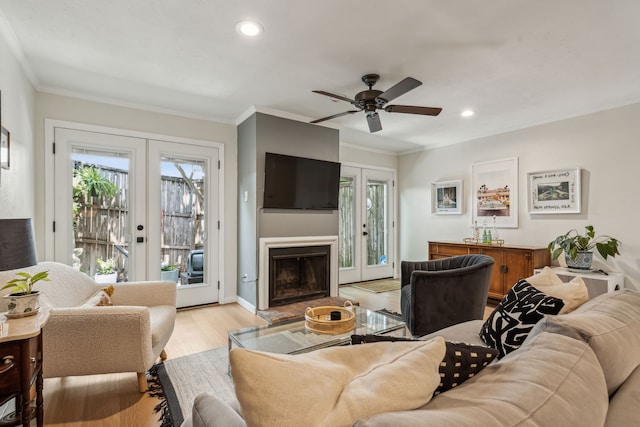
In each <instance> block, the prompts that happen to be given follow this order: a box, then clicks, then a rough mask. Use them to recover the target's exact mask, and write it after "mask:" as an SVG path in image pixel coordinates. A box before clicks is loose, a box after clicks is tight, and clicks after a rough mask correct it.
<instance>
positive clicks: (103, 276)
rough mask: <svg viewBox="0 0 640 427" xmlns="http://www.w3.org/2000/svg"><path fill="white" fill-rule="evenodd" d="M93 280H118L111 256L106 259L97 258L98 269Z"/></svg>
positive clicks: (111, 281)
mask: <svg viewBox="0 0 640 427" xmlns="http://www.w3.org/2000/svg"><path fill="white" fill-rule="evenodd" d="M93 280H95V281H96V283H116V282H117V281H118V272H117V271H116V269H115V261H114V260H113V258H109V259H108V260H106V261H105V260H102V259H98V270H97V271H96V275H95V276H94V277H93Z"/></svg>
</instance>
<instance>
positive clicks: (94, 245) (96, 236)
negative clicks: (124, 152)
mask: <svg viewBox="0 0 640 427" xmlns="http://www.w3.org/2000/svg"><path fill="white" fill-rule="evenodd" d="M96 168H97V169H99V171H100V172H101V174H102V176H104V177H106V178H107V179H108V180H109V181H111V182H112V183H114V184H115V185H116V186H117V187H118V191H116V194H115V196H114V197H112V198H107V197H100V198H98V197H91V198H89V199H88V200H83V201H80V203H79V206H78V210H77V214H76V215H75V218H74V230H75V231H74V238H75V248H76V251H75V253H76V256H77V258H76V260H75V261H76V262H79V263H80V270H81V271H85V272H86V273H87V274H89V275H93V274H95V272H96V269H97V267H98V263H97V260H98V259H102V260H106V259H113V260H114V261H115V263H116V266H117V270H118V272H119V276H120V277H119V280H126V276H127V268H126V262H127V255H126V254H127V253H128V251H129V243H128V236H131V237H130V238H131V239H134V240H135V236H136V234H137V233H136V230H129V229H128V226H129V209H130V202H131V201H130V197H129V194H128V188H129V174H128V172H127V171H126V170H121V169H115V168H108V167H104V166H96ZM193 184H194V185H195V187H196V188H197V189H199V190H201V191H202V190H203V186H204V183H203V181H202V180H194V181H193ZM160 191H161V198H160V206H161V211H160V213H159V215H160V227H161V229H160V230H159V232H160V242H161V258H162V259H161V261H165V262H168V263H169V264H173V265H175V266H176V267H177V268H178V269H179V270H180V271H186V269H187V257H188V255H189V252H190V251H191V250H193V249H201V248H202V247H203V245H202V236H203V231H204V229H203V227H204V209H203V206H202V203H201V201H200V200H199V199H198V197H196V195H195V194H194V193H193V191H192V190H191V188H190V186H189V184H188V183H187V182H186V181H185V180H184V179H182V178H176V177H169V176H162V177H161V185H160ZM133 226H134V227H135V226H137V224H134V225H133ZM153 232H154V231H153V230H147V232H146V233H145V235H147V234H152V233H153ZM79 252H81V254H79ZM78 254H79V255H78Z"/></svg>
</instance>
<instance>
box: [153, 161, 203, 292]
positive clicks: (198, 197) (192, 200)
mask: <svg viewBox="0 0 640 427" xmlns="http://www.w3.org/2000/svg"><path fill="white" fill-rule="evenodd" d="M160 168H161V176H160V209H161V211H160V258H161V264H160V268H161V274H160V276H161V279H162V280H171V281H173V282H177V283H180V284H181V285H196V284H200V283H203V281H204V277H205V275H206V270H205V268H206V265H207V264H206V263H205V262H204V260H205V259H206V258H207V254H206V250H207V249H206V246H205V245H204V238H205V232H206V206H207V203H206V194H207V192H206V188H205V186H206V182H207V181H206V174H205V162H203V161H198V160H185V159H179V158H171V157H167V156H162V157H161V166H160Z"/></svg>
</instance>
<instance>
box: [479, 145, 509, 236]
mask: <svg viewBox="0 0 640 427" xmlns="http://www.w3.org/2000/svg"><path fill="white" fill-rule="evenodd" d="M471 186H472V187H471V193H472V211H473V215H472V218H471V223H472V224H475V223H476V222H477V224H478V225H479V226H483V225H487V226H489V225H493V223H494V220H495V224H496V227H499V228H518V158H517V157H514V158H510V159H504V160H495V161H490V162H482V163H474V164H472V165H471Z"/></svg>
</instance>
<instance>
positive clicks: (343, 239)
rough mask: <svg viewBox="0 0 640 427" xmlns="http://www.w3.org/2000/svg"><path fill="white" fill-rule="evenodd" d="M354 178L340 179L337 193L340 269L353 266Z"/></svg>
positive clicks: (354, 224) (354, 243) (354, 251)
mask: <svg viewBox="0 0 640 427" xmlns="http://www.w3.org/2000/svg"><path fill="white" fill-rule="evenodd" d="M354 195H355V178H354V177H342V178H340V193H339V196H338V197H339V201H338V203H339V206H338V209H339V212H340V221H339V227H340V228H339V246H340V248H339V253H338V262H339V267H340V268H353V267H354V265H355V254H356V246H355V245H356V241H355V232H356V230H355V228H356V218H355V213H356V212H355V210H356V207H355V199H354Z"/></svg>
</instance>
